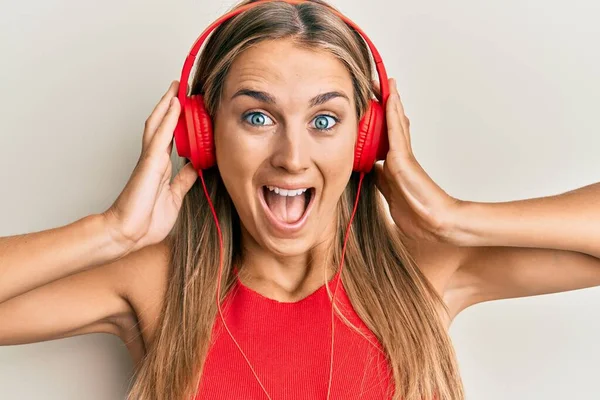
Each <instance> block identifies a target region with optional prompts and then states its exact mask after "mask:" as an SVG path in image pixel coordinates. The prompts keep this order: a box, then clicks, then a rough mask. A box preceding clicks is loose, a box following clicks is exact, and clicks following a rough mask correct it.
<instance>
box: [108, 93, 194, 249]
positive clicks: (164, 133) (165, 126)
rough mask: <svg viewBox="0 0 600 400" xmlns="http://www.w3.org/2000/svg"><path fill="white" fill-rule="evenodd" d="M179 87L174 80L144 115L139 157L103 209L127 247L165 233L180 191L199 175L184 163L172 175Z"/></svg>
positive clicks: (141, 244) (153, 240)
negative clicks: (126, 178)
mask: <svg viewBox="0 0 600 400" xmlns="http://www.w3.org/2000/svg"><path fill="white" fill-rule="evenodd" d="M178 87H179V82H177V81H173V82H172V83H171V86H169V90H168V91H167V92H166V93H165V94H164V95H163V97H162V98H161V99H160V101H159V102H158V104H157V105H156V107H155V108H154V110H153V111H152V114H150V116H149V117H148V119H147V120H146V123H145V126H144V135H143V141H142V152H141V155H140V158H139V160H138V162H137V164H136V166H135V168H134V170H133V172H132V174H131V177H130V178H129V181H128V182H127V184H126V186H125V188H124V189H123V191H122V192H121V194H120V195H119V196H118V198H117V199H116V200H115V202H114V203H113V205H112V206H111V207H110V208H109V209H108V210H106V211H105V212H104V213H103V216H104V217H105V219H106V221H107V225H108V229H109V231H110V233H111V235H112V236H113V238H114V239H115V240H116V241H118V242H119V243H120V244H121V245H123V246H125V247H126V249H127V250H128V251H127V252H132V251H135V250H137V249H140V248H142V247H144V246H147V245H150V244H153V243H157V242H160V241H161V240H163V239H164V238H165V237H166V236H167V235H168V234H169V232H170V231H171V229H172V228H173V225H174V224H175V221H176V219H177V215H178V214H179V210H180V208H181V204H182V202H183V198H184V196H185V195H186V193H187V192H188V191H189V190H190V188H191V187H192V186H193V184H194V182H195V181H196V179H197V178H198V173H197V172H196V170H195V169H194V168H193V166H192V164H191V163H187V164H186V165H185V166H184V167H183V168H182V169H181V170H180V171H179V173H178V174H177V176H175V178H173V181H171V168H172V166H171V157H170V155H171V150H172V148H173V131H174V130H175V126H176V124H177V120H178V119H179V113H180V111H181V110H180V107H181V106H180V104H179V101H178V99H177V90H178Z"/></svg>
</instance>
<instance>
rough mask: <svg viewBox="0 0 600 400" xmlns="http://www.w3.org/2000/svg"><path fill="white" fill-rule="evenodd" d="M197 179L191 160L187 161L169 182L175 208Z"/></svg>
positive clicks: (179, 204) (178, 206)
mask: <svg viewBox="0 0 600 400" xmlns="http://www.w3.org/2000/svg"><path fill="white" fill-rule="evenodd" d="M196 179H198V172H197V171H196V169H195V168H194V166H193V165H192V163H191V162H188V163H187V164H185V165H184V166H183V168H181V170H180V171H179V172H178V173H177V175H176V176H175V178H173V182H171V193H172V194H173V199H174V201H175V204H176V206H177V208H178V209H179V208H180V207H181V203H182V202H183V198H184V196H185V195H186V194H187V192H189V190H190V189H191V188H192V186H194V182H196Z"/></svg>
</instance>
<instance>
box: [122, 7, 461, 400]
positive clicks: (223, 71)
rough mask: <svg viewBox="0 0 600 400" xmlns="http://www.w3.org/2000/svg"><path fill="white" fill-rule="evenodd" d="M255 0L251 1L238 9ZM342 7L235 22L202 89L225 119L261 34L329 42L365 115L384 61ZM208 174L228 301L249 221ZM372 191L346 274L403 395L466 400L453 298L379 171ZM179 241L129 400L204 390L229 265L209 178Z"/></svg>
mask: <svg viewBox="0 0 600 400" xmlns="http://www.w3.org/2000/svg"><path fill="white" fill-rule="evenodd" d="M253 2H255V0H246V1H242V2H241V3H239V4H237V5H236V6H235V7H234V8H237V7H239V6H242V5H245V4H248V3H253ZM332 9H333V7H332V6H331V5H329V4H327V3H325V2H324V1H321V0H310V1H308V0H307V1H305V2H302V3H300V4H289V3H286V2H279V1H271V2H265V3H264V4H261V5H259V6H256V7H254V8H251V9H249V10H247V11H244V12H242V13H241V14H239V15H237V16H235V17H233V18H232V19H230V20H228V21H226V22H225V23H223V24H222V25H221V26H219V27H218V28H217V29H216V30H215V31H214V32H213V34H212V36H211V37H210V38H209V40H208V41H207V42H206V44H205V46H204V49H203V51H202V53H201V55H200V58H199V60H198V65H197V69H196V74H195V76H194V79H193V82H192V84H191V93H201V94H203V96H204V101H205V104H206V108H207V110H208V111H209V114H210V115H211V116H214V115H215V113H216V109H217V107H218V106H219V103H220V101H221V96H222V91H223V83H224V81H225V77H226V75H227V73H228V71H229V68H230V66H231V65H232V63H233V61H234V60H235V58H236V57H237V56H238V55H240V54H241V53H242V52H243V51H244V50H245V49H247V48H248V47H249V46H252V45H253V44H256V43H258V42H260V41H263V40H276V39H291V40H294V43H296V44H298V45H299V46H304V47H305V48H310V49H314V50H324V51H329V52H330V53H332V54H334V55H335V56H336V57H337V58H338V59H339V60H340V61H342V62H343V63H344V65H345V66H346V68H347V70H348V72H349V73H350V75H351V77H352V82H353V88H354V95H355V96H354V97H355V99H356V114H357V117H358V119H360V118H361V117H362V115H363V114H364V113H365V111H366V107H367V104H368V101H369V99H370V98H371V97H372V96H373V94H374V93H375V89H374V87H373V83H372V78H373V72H374V71H373V68H372V62H371V59H370V55H369V51H368V47H367V46H366V45H365V43H364V41H363V40H362V38H361V37H360V35H359V34H358V33H357V32H356V31H355V30H354V29H352V28H351V27H349V26H348V25H347V24H345V23H344V22H343V21H342V20H341V19H340V18H339V17H337V16H336V15H335V14H334V13H333V12H332ZM181 84H185V83H184V82H182V83H181ZM185 162H187V159H183V162H182V165H183V163H185ZM204 177H205V182H206V185H207V189H208V192H209V196H210V198H211V201H212V202H213V204H214V206H215V210H216V213H217V217H218V219H219V223H220V225H221V229H222V233H223V245H224V248H223V251H224V264H223V282H222V283H221V287H222V292H221V299H220V300H221V301H222V300H223V299H224V298H225V296H226V295H227V293H228V292H229V290H230V289H231V287H232V285H233V284H234V282H235V281H234V278H233V276H234V275H233V269H232V268H233V267H232V266H233V265H234V264H235V263H237V262H238V261H239V260H240V259H241V254H240V248H241V246H240V235H241V233H240V232H241V230H240V220H239V217H238V215H237V212H236V210H235V207H234V206H233V203H232V201H231V198H230V197H229V194H228V193H227V190H226V188H225V186H224V184H223V182H222V180H221V177H220V175H219V172H218V169H217V168H216V167H213V168H211V169H209V170H206V171H205V172H204ZM358 178H359V177H358V175H357V173H353V174H352V176H351V178H350V180H349V182H348V184H347V186H346V189H345V190H344V192H343V194H342V196H341V198H340V200H339V202H338V207H337V214H338V215H337V221H338V229H337V232H338V234H337V238H336V240H335V241H334V247H333V249H332V252H331V254H332V263H333V264H331V265H339V262H340V258H341V252H342V243H343V239H344V238H343V234H344V233H345V228H346V225H347V223H348V221H349V220H350V214H351V211H352V208H353V200H354V199H355V198H356V195H357V189H358ZM360 196H361V198H360V201H359V205H358V209H357V212H356V216H355V219H354V221H353V223H352V229H351V232H350V235H349V238H348V242H347V247H346V254H345V260H344V262H345V264H344V268H343V270H342V281H343V282H344V288H345V289H346V291H347V294H348V297H349V299H350V301H351V303H352V305H353V307H354V309H355V311H356V313H357V314H358V315H359V316H360V318H361V319H362V320H363V322H364V323H365V324H366V326H367V327H368V328H369V329H370V330H371V331H372V332H373V334H374V335H375V336H376V337H377V339H378V340H379V342H380V344H381V345H382V348H383V350H384V351H385V355H386V357H387V360H388V363H389V367H390V371H391V373H392V377H393V385H394V388H393V392H394V395H393V400H398V399H403V400H424V399H433V398H437V399H439V400H442V399H443V400H445V399H451V400H462V399H463V398H464V393H463V387H462V383H461V380H460V376H459V371H458V366H457V363H456V357H455V354H454V350H453V346H452V342H451V340H450V337H449V335H448V332H447V331H446V328H445V326H444V323H443V322H442V319H441V318H440V314H439V312H440V310H444V311H447V310H446V307H445V305H444V302H443V300H442V298H441V297H440V295H439V294H438V293H437V292H436V290H435V289H434V288H433V286H432V285H431V284H430V283H429V282H428V280H427V279H426V277H425V276H424V275H423V274H422V272H421V271H420V270H419V268H418V267H417V266H416V265H415V262H414V260H413V259H412V258H411V256H410V254H409V253H408V251H407V249H406V247H405V245H404V244H403V242H402V238H401V236H400V234H399V233H398V230H397V229H394V228H393V227H391V226H390V224H389V222H388V219H387V218H388V217H387V215H386V213H387V211H386V208H385V204H384V203H383V200H382V198H381V196H380V194H379V192H378V190H377V188H376V186H375V183H374V176H373V174H372V173H369V174H366V175H365V177H364V180H363V182H362V188H361V194H360ZM168 242H169V243H170V265H169V268H170V273H169V277H170V279H169V281H168V283H167V290H166V294H165V299H164V302H163V308H162V310H161V314H160V320H159V324H158V330H157V332H156V339H155V340H154V341H153V343H152V346H150V347H149V348H148V349H147V353H146V355H145V357H144V359H143V360H142V362H141V364H140V366H139V368H138V370H137V371H136V372H135V375H134V382H133V385H132V387H131V390H130V392H129V396H128V400H141V399H143V400H159V399H161V400H162V399H168V400H175V399H190V398H192V397H193V395H194V393H195V391H196V389H197V385H198V382H199V378H200V376H201V373H202V368H203V365H204V361H205V359H206V353H207V350H208V348H209V345H210V336H211V332H212V328H213V324H214V322H215V319H216V317H217V304H216V301H215V297H216V294H217V279H218V269H219V242H218V236H217V230H216V226H215V224H214V221H213V218H212V214H211V212H210V209H209V205H208V202H207V200H206V198H205V196H204V192H203V188H202V186H201V183H200V180H198V181H196V183H195V184H194V186H193V187H192V189H191V190H190V191H189V192H188V194H187V195H186V197H185V199H184V201H183V205H182V209H181V212H180V214H179V217H178V220H177V221H176V224H175V226H174V228H173V230H172V232H171V235H170V236H169V240H168ZM342 319H343V320H345V319H344V318H342Z"/></svg>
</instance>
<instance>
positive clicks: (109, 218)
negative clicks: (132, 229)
mask: <svg viewBox="0 0 600 400" xmlns="http://www.w3.org/2000/svg"><path fill="white" fill-rule="evenodd" d="M95 217H97V219H98V221H99V224H100V225H101V226H102V231H103V232H105V234H106V238H107V242H108V246H110V247H111V248H113V249H114V251H115V253H117V254H118V257H123V256H125V255H126V254H128V253H130V252H132V251H133V250H134V248H135V245H136V241H135V240H133V239H131V238H130V237H128V236H127V235H125V234H124V233H123V231H122V229H121V228H120V226H119V223H118V221H117V219H116V217H115V215H114V214H113V213H112V212H111V211H110V210H108V211H105V212H103V213H102V214H97V215H95Z"/></svg>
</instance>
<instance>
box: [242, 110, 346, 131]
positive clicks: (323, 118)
mask: <svg viewBox="0 0 600 400" xmlns="http://www.w3.org/2000/svg"><path fill="white" fill-rule="evenodd" d="M242 118H243V119H244V121H246V122H248V123H249V124H250V125H252V126H269V125H273V124H272V122H273V120H272V119H271V118H269V117H268V116H266V115H265V114H264V113H262V112H260V111H251V112H249V113H247V114H246V115H244V116H243V117H242ZM266 121H271V124H268V123H266ZM313 121H315V128H316V129H318V130H320V131H323V132H327V131H330V130H331V129H333V126H335V124H337V123H338V122H340V120H339V119H338V118H336V117H334V116H332V115H327V114H321V115H317V117H315V119H313ZM330 121H332V122H333V123H334V125H331V126H329V124H331V123H332V122H330ZM328 122H329V124H328Z"/></svg>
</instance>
